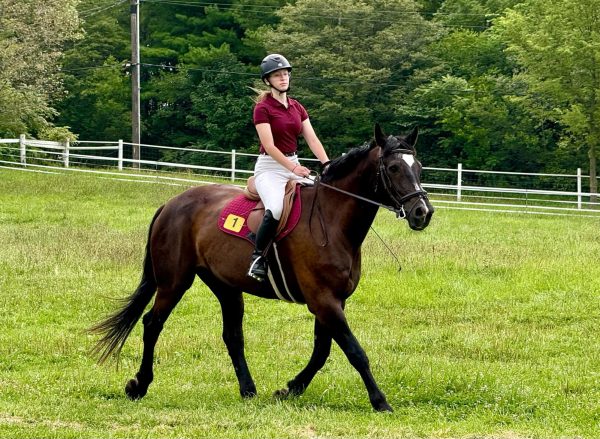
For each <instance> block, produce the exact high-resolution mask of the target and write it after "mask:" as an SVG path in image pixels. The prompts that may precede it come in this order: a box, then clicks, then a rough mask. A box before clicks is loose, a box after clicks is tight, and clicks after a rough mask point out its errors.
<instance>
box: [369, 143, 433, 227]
mask: <svg viewBox="0 0 600 439" xmlns="http://www.w3.org/2000/svg"><path fill="white" fill-rule="evenodd" d="M393 153H394V154H410V155H414V152H413V151H412V150H410V149H395V150H394V151H393ZM380 181H381V186H382V187H383V189H384V190H385V192H386V193H387V195H388V196H389V197H390V199H391V200H392V202H393V203H394V205H395V206H394V207H390V206H385V205H382V207H385V208H386V209H388V210H391V211H392V212H395V213H396V216H397V217H398V218H406V217H407V216H408V215H410V212H408V213H407V212H406V211H405V210H404V204H406V203H407V202H408V201H409V200H412V199H413V198H416V197H419V198H420V199H422V200H424V199H425V197H427V192H426V191H424V190H423V189H418V190H416V191H413V192H410V193H408V194H406V195H400V194H399V193H398V191H397V190H396V188H395V187H394V183H393V182H392V179H391V177H390V175H389V173H388V171H387V169H386V167H385V163H384V162H383V154H380V155H379V166H378V168H377V176H376V177H375V193H377V190H378V189H379V182H380ZM413 208H414V206H413ZM411 211H412V209H411Z"/></svg>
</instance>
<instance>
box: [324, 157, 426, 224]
mask: <svg viewBox="0 0 600 439" xmlns="http://www.w3.org/2000/svg"><path fill="white" fill-rule="evenodd" d="M380 148H381V147H380ZM392 154H410V155H414V151H412V150H410V149H395V150H394V151H393V152H392ZM380 182H381V186H382V187H383V189H384V190H385V191H386V193H387V195H388V196H389V197H390V199H391V200H392V202H393V204H395V206H388V205H386V204H383V203H380V202H378V201H374V200H371V199H369V198H366V197H363V196H361V195H358V194H355V193H353V192H349V191H345V190H343V189H340V188H337V187H335V186H332V185H330V184H327V183H323V182H322V181H321V179H320V178H319V176H317V177H316V178H315V187H316V190H317V193H318V187H319V185H322V186H325V187H326V188H328V189H333V190H334V191H337V192H341V193H342V194H346V195H348V196H350V197H353V198H356V199H359V200H361V201H364V202H366V203H370V204H373V205H375V206H377V207H383V208H384V209H387V210H389V211H391V212H394V213H395V214H396V217H398V218H400V219H404V218H406V217H407V216H408V215H410V211H409V212H408V213H407V212H406V210H405V209H404V204H405V203H406V202H408V201H409V200H412V199H413V198H415V197H419V198H421V199H424V198H425V197H426V196H427V192H426V191H424V190H423V189H419V190H416V191H413V192H410V193H408V194H406V195H400V194H399V193H398V191H397V190H396V188H395V187H394V183H393V182H392V179H391V177H390V175H389V173H388V171H387V169H386V167H385V163H384V161H383V154H381V153H380V154H379V164H378V167H377V175H376V177H375V190H374V192H375V193H377V191H378V190H379V184H380ZM413 208H414V206H413ZM411 211H412V209H411Z"/></svg>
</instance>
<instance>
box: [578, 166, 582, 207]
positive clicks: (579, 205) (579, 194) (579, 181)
mask: <svg viewBox="0 0 600 439" xmlns="http://www.w3.org/2000/svg"><path fill="white" fill-rule="evenodd" d="M581 195H582V194H581V168H577V209H579V210H581Z"/></svg>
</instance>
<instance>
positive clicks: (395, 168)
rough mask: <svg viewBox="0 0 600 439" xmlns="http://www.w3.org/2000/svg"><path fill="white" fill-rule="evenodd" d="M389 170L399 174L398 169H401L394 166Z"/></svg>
mask: <svg viewBox="0 0 600 439" xmlns="http://www.w3.org/2000/svg"><path fill="white" fill-rule="evenodd" d="M389 169H390V172H394V173H396V172H398V169H400V168H398V165H392V166H390V167H389Z"/></svg>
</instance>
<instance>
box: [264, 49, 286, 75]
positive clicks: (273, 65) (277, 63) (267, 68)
mask: <svg viewBox="0 0 600 439" xmlns="http://www.w3.org/2000/svg"><path fill="white" fill-rule="evenodd" d="M281 69H287V70H288V72H291V71H292V65H291V64H290V63H289V62H288V60H287V59H285V56H283V55H279V54H277V53H272V54H271V55H267V56H265V58H264V59H263V60H262V62H261V63H260V73H261V76H260V77H261V79H265V78H266V77H267V76H269V74H271V73H273V72H274V71H276V70H281Z"/></svg>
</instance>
